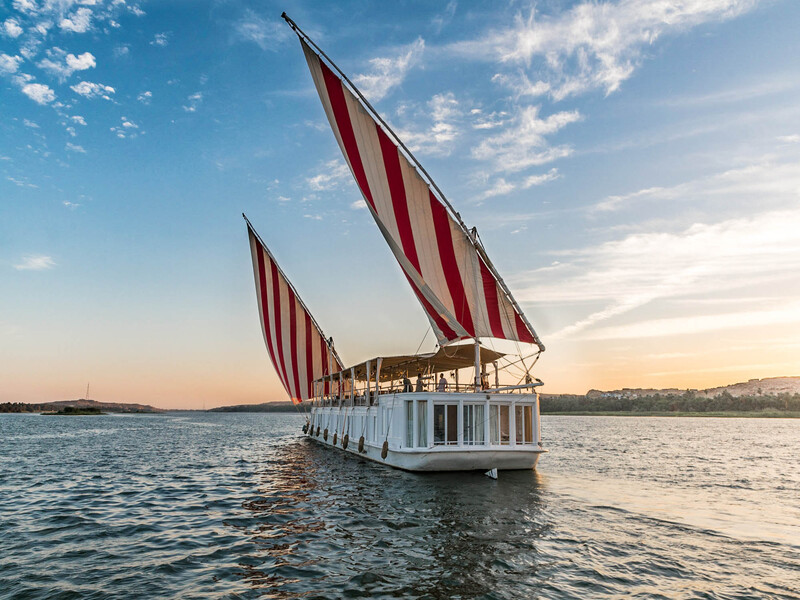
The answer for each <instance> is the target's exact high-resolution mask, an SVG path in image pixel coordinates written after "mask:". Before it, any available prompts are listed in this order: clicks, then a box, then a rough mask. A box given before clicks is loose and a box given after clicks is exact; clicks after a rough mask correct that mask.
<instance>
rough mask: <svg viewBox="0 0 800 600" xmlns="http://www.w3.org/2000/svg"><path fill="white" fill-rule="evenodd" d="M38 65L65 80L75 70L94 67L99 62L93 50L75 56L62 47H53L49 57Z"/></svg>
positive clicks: (48, 54)
mask: <svg viewBox="0 0 800 600" xmlns="http://www.w3.org/2000/svg"><path fill="white" fill-rule="evenodd" d="M38 66H39V68H41V69H44V70H45V71H47V72H48V73H51V74H52V75H55V76H56V77H58V78H59V79H61V80H62V81H63V80H65V79H67V78H68V77H69V76H70V75H72V74H73V73H74V72H75V71H85V70H86V69H93V68H94V67H95V66H97V62H96V61H95V58H94V55H93V54H92V53H91V52H84V53H83V54H80V55H78V56H75V55H74V54H67V53H66V52H64V51H63V50H62V49H61V48H51V49H49V50H48V51H47V58H44V59H42V60H41V61H39V63H38Z"/></svg>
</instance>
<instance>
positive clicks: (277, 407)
mask: <svg viewBox="0 0 800 600" xmlns="http://www.w3.org/2000/svg"><path fill="white" fill-rule="evenodd" d="M295 411H297V409H296V408H295V406H294V404H292V403H291V402H264V403H262V404H236V405H235V406H220V407H218V408H212V409H211V410H209V411H208V412H260V413H263V412H266V413H272V412H291V413H293V412H295Z"/></svg>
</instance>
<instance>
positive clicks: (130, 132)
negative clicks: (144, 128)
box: [111, 117, 144, 139]
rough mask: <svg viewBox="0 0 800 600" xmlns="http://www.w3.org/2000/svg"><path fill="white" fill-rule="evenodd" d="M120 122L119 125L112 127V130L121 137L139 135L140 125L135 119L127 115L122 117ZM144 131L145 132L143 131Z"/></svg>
mask: <svg viewBox="0 0 800 600" xmlns="http://www.w3.org/2000/svg"><path fill="white" fill-rule="evenodd" d="M120 121H121V122H120V124H119V125H118V126H117V127H111V131H112V132H114V133H116V134H117V137H118V138H120V139H124V138H135V137H137V135H138V133H137V131H136V130H137V129H139V126H138V125H137V124H136V123H134V122H133V121H130V120H128V118H127V117H121V119H120ZM142 133H144V132H142Z"/></svg>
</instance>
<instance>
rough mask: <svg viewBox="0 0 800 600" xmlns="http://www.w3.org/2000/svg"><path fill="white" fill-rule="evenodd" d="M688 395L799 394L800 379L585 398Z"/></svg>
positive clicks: (630, 391) (593, 394) (626, 391)
mask: <svg viewBox="0 0 800 600" xmlns="http://www.w3.org/2000/svg"><path fill="white" fill-rule="evenodd" d="M687 392H688V393H690V394H692V395H693V396H695V397H697V398H716V397H717V396H721V395H722V394H723V393H726V392H727V393H728V394H730V395H731V396H733V397H734V398H738V397H740V396H778V395H780V394H800V377H767V378H765V379H751V380H749V381H746V382H744V383H734V384H731V385H725V386H721V387H715V388H708V389H704V390H699V389H685V390H682V389H678V388H663V389H655V388H622V389H621V390H610V391H606V392H604V391H601V390H589V391H588V392H586V397H587V398H589V399H592V398H641V397H644V396H655V395H657V394H658V395H661V396H681V395H684V394H686V393H687Z"/></svg>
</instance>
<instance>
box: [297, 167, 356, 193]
mask: <svg viewBox="0 0 800 600" xmlns="http://www.w3.org/2000/svg"><path fill="white" fill-rule="evenodd" d="M324 169H325V170H324V171H323V172H322V173H318V174H317V175H314V176H313V177H309V178H307V179H306V183H308V187H310V188H311V189H312V190H314V191H315V192H321V191H325V190H332V189H334V188H337V187H339V185H340V184H341V183H342V182H343V181H346V180H348V179H350V169H349V168H348V166H347V165H346V164H345V163H344V162H343V161H342V160H340V159H334V160H331V161H328V162H327V163H325V165H324Z"/></svg>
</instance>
